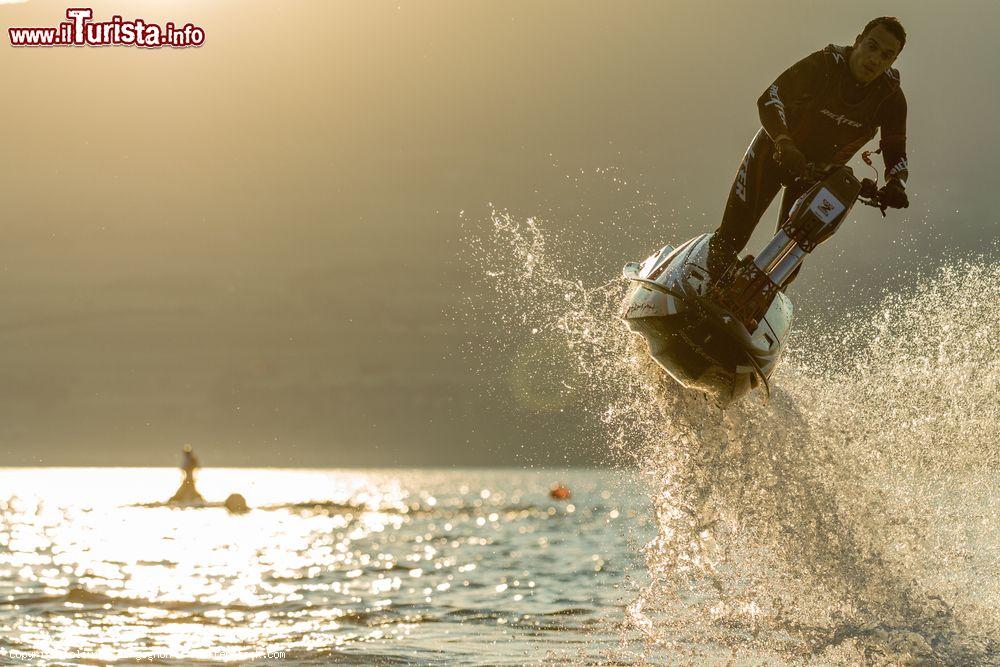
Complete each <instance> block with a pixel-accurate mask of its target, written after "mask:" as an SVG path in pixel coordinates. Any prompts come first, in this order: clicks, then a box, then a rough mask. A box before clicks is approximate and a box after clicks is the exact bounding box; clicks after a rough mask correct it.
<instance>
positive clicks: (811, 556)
mask: <svg viewBox="0 0 1000 667" xmlns="http://www.w3.org/2000/svg"><path fill="white" fill-rule="evenodd" d="M491 222H492V229H491V230H490V231H489V232H487V233H486V234H485V235H484V236H482V237H480V238H477V239H472V243H471V254H472V256H473V258H474V262H475V263H476V264H477V265H478V267H479V269H480V271H479V273H480V275H481V276H482V277H483V283H484V284H485V286H486V287H487V288H489V289H492V294H491V298H489V299H480V300H478V301H477V302H476V303H473V304H471V305H470V307H472V308H478V309H479V310H480V311H481V310H483V309H484V308H490V309H495V310H496V311H497V312H498V317H499V319H500V321H501V322H503V323H504V325H505V328H506V329H510V328H518V329H519V330H520V331H522V332H523V333H524V334H528V335H530V336H531V342H530V343H527V344H523V345H522V344H521V343H512V342H509V341H510V340H512V339H511V338H510V337H508V339H506V340H502V341H497V345H496V346H493V347H491V350H493V352H494V353H496V350H498V349H501V350H503V353H505V354H507V355H510V356H511V357H514V358H520V359H522V361H520V362H519V363H521V365H523V366H525V367H534V368H539V369H542V370H540V371H539V375H542V374H544V373H546V372H547V373H550V374H551V376H552V377H551V378H548V379H549V384H550V385H552V386H561V387H562V388H563V389H562V390H560V394H561V395H560V396H559V400H560V401H561V402H562V403H564V404H565V403H568V402H571V401H572V402H576V403H577V404H579V405H583V406H585V407H586V408H587V409H588V411H589V412H590V415H591V418H592V423H593V428H594V432H595V433H596V434H600V436H601V437H603V438H604V439H605V440H606V441H607V446H608V449H609V450H610V451H617V452H618V453H620V454H621V455H622V456H623V458H625V459H626V460H632V461H634V462H635V464H636V465H637V466H638V468H639V469H640V471H641V472H640V478H641V479H642V484H643V485H644V486H645V488H646V490H647V492H648V493H649V494H650V497H651V498H652V501H653V504H652V510H651V511H652V514H653V519H654V522H655V527H656V535H655V537H654V539H652V540H651V541H650V542H649V543H648V544H647V545H646V546H645V548H644V550H643V553H644V556H645V560H646V567H647V571H648V574H649V583H648V584H646V585H645V587H644V588H643V589H642V590H641V591H640V593H639V595H638V596H637V597H636V599H635V601H634V603H633V604H631V605H630V606H629V608H628V614H627V619H628V624H627V626H626V628H627V629H632V630H635V631H638V632H639V633H641V634H642V636H643V637H644V638H645V642H646V643H645V647H644V649H643V650H642V652H641V655H642V656H643V659H645V660H649V661H651V662H657V661H661V660H662V661H667V662H674V661H680V662H685V661H690V662H692V663H695V664H699V663H710V664H715V663H717V662H719V661H720V660H721V659H722V656H723V655H726V656H728V659H731V660H733V661H735V662H736V663H738V664H761V663H765V664H802V663H806V664H823V665H826V664H841V665H856V664H879V665H882V664H884V665H899V664H907V665H914V664H919V665H923V664H945V665H1000V611H998V610H1000V400H998V397H1000V345H998V340H1000V298H998V295H1000V263H998V262H997V261H996V260H995V258H990V257H976V258H965V259H962V258H956V259H952V260H948V261H945V262H944V263H942V264H941V265H939V266H932V267H928V268H926V269H925V270H924V271H922V272H921V273H920V274H919V277H918V278H917V279H916V280H914V281H912V286H911V287H910V288H909V289H908V290H907V291H906V292H900V293H887V294H885V295H884V297H883V300H882V301H881V303H878V304H876V305H874V306H871V307H855V308H854V309H853V310H852V311H850V312H846V311H845V310H844V309H843V308H841V309H840V311H841V312H838V313H836V314H837V318H836V319H835V320H834V323H833V324H832V325H831V324H830V323H829V322H828V323H827V324H826V325H825V326H823V327H817V326H814V327H813V328H812V330H810V328H809V327H803V326H801V324H799V325H796V327H797V328H796V329H795V330H793V337H792V340H791V342H790V344H789V351H788V353H787V354H786V358H785V360H784V361H783V362H782V365H781V366H780V368H779V369H778V371H777V373H776V374H775V376H774V377H773V379H772V383H771V384H772V394H773V398H772V400H771V401H770V402H768V403H765V402H764V401H763V397H762V396H760V395H759V393H755V394H752V395H751V396H750V397H748V398H747V399H746V400H743V401H742V402H740V403H738V404H736V405H735V406H733V407H732V408H731V409H728V410H726V411H725V412H723V411H720V410H718V409H717V408H715V407H714V406H713V405H711V404H710V403H709V402H708V401H706V400H705V399H704V398H703V397H701V396H700V395H698V394H697V393H696V392H691V391H687V390H684V389H683V388H680V387H679V386H678V385H677V384H676V383H675V382H674V381H673V380H671V379H670V378H669V377H668V376H666V374H665V373H664V372H663V371H662V370H661V369H659V367H657V366H656V365H655V364H654V363H652V362H651V361H650V359H649V356H648V354H647V350H646V348H645V345H644V344H643V343H642V342H640V340H639V339H638V338H637V337H635V336H633V335H631V334H629V333H627V332H626V331H625V329H624V326H623V325H622V323H621V322H620V321H619V320H618V317H617V313H618V312H619V308H620V304H621V302H622V299H623V297H624V295H625V291H626V286H625V284H624V282H623V281H621V280H620V279H614V278H613V277H611V276H612V274H611V272H608V274H607V275H609V278H611V279H610V280H609V281H608V282H607V283H604V284H600V283H599V282H590V283H588V282H587V281H585V280H583V279H582V278H579V277H577V276H576V275H575V273H574V267H575V266H576V265H577V264H579V261H577V260H578V258H580V257H584V258H585V257H587V256H588V255H589V253H588V251H587V241H586V239H585V238H584V239H581V240H577V239H576V238H575V236H574V235H573V234H567V233H562V234H560V233H559V230H558V229H556V230H555V231H554V232H553V231H550V230H543V225H542V223H541V222H540V221H538V220H535V219H519V218H517V217H515V216H513V215H510V214H508V213H505V212H496V213H494V215H493V216H492V220H491ZM666 240H670V239H664V241H666ZM674 240H675V241H676V239H674ZM551 241H554V242H551ZM648 250H650V251H652V250H654V248H649V249H648ZM627 259H638V258H627ZM623 261H624V260H623ZM807 268H808V267H807ZM793 299H794V294H793ZM480 304H487V305H486V306H483V305H480ZM487 315H488V313H483V314H482V316H483V317H485V316H487ZM503 346H505V347H503ZM517 346H520V347H517ZM557 351H558V352H557ZM553 358H558V359H560V363H558V364H555V365H554V364H552V363H551V361H550V360H551V359H553ZM577 387H585V388H587V390H586V391H579V390H577V389H575V388H577Z"/></svg>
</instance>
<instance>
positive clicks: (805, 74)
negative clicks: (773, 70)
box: [757, 51, 826, 143]
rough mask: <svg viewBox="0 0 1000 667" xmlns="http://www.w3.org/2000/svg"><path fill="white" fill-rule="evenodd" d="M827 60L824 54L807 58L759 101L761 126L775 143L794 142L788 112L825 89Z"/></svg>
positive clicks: (783, 75) (758, 108) (765, 92)
mask: <svg viewBox="0 0 1000 667" xmlns="http://www.w3.org/2000/svg"><path fill="white" fill-rule="evenodd" d="M823 58H824V56H823V52H822V51H817V52H816V53H813V54H811V55H808V56H806V57H805V58H803V59H802V60H800V61H799V62H797V63H795V64H794V65H792V66H791V67H789V68H788V69H786V70H785V71H784V72H782V73H781V75H780V76H779V77H778V78H777V79H775V80H774V83H773V84H771V85H770V86H769V87H768V88H767V90H765V91H764V93H763V94H762V95H761V96H760V98H759V99H758V100H757V111H758V112H759V113H760V124H761V125H762V126H763V127H764V131H765V132H767V134H768V136H770V137H771V139H772V140H773V141H774V142H775V143H777V142H778V141H779V140H780V139H781V138H782V137H787V138H791V137H790V135H791V130H789V128H788V120H787V118H786V110H787V109H792V108H795V107H796V106H798V105H800V104H802V103H803V102H805V101H806V100H807V99H808V98H809V97H810V96H812V95H815V94H816V93H817V92H818V90H819V88H820V86H821V85H822V83H823V79H824V77H825V76H826V69H825V64H824V62H823Z"/></svg>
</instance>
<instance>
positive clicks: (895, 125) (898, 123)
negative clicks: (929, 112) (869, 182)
mask: <svg viewBox="0 0 1000 667" xmlns="http://www.w3.org/2000/svg"><path fill="white" fill-rule="evenodd" d="M878 121H879V128H880V130H879V131H880V132H881V137H880V139H879V147H880V148H881V149H882V159H883V160H884V161H885V178H886V180H888V179H890V178H892V177H894V176H898V177H899V178H901V179H903V180H904V181H905V180H906V178H907V177H908V176H909V169H908V165H907V162H906V96H904V95H903V91H902V90H898V89H897V90H896V92H895V93H893V94H892V96H891V97H890V98H889V99H887V100H886V101H885V102H884V103H883V104H882V107H881V108H880V109H879V115H878Z"/></svg>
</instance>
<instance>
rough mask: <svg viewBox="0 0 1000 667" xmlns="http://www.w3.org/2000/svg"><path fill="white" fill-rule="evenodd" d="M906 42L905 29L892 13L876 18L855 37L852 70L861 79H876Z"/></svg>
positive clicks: (863, 80) (867, 80)
mask: <svg viewBox="0 0 1000 667" xmlns="http://www.w3.org/2000/svg"><path fill="white" fill-rule="evenodd" d="M904 44H906V32H905V31H904V30H903V26H902V25H900V23H899V21H898V20H897V19H895V18H893V17H891V16H882V17H880V18H877V19H873V20H872V21H871V22H869V23H868V25H866V26H865V29H864V30H863V31H862V32H861V34H860V35H858V37H857V39H855V40H854V48H853V49H852V50H851V58H850V66H851V74H853V75H854V78H855V79H857V80H858V81H860V82H861V83H870V82H872V81H874V80H875V79H876V78H877V77H878V76H879V75H880V74H882V72H884V71H886V70H887V69H889V68H890V67H892V63H894V62H895V61H896V57H897V56H898V55H899V52H900V51H902V50H903V45H904Z"/></svg>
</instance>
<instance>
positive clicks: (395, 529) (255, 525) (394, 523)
mask: <svg viewBox="0 0 1000 667" xmlns="http://www.w3.org/2000/svg"><path fill="white" fill-rule="evenodd" d="M177 477H178V475H177V472H176V471H174V470H169V469H150V468H141V469H128V468H118V469H109V468H94V469H79V468H78V469H6V470H0V489H2V490H3V491H2V494H3V495H2V496H0V497H3V498H5V500H4V501H3V504H2V509H3V514H2V520H3V525H2V529H0V575H2V576H0V628H2V634H0V642H2V644H0V645H2V646H3V647H4V648H5V649H6V652H5V656H3V658H4V659H6V660H9V661H10V664H22V663H23V660H21V659H19V658H22V657H25V656H26V655H34V656H38V657H43V658H45V659H48V660H79V659H89V660H93V661H96V662H101V663H104V662H116V661H130V660H132V661H134V660H135V659H137V658H146V659H161V660H163V661H165V662H171V661H172V662H174V663H175V664H177V663H185V662H187V661H192V660H199V661H221V660H227V661H247V660H253V659H257V660H264V661H267V660H268V657H267V654H268V653H270V654H275V653H278V652H282V653H283V654H284V655H283V658H284V660H291V661H297V662H319V663H323V662H330V661H331V660H338V661H341V660H356V661H357V662H359V663H371V662H374V661H411V662H414V663H421V664H426V663H429V662H446V663H449V664H453V663H456V662H468V663H475V662H490V663H494V664H495V663H504V662H507V663H510V664H520V663H523V662H525V661H529V660H541V659H545V658H546V657H549V658H551V659H556V660H559V659H560V658H559V656H560V655H561V656H563V659H565V657H566V656H575V657H580V656H587V655H591V656H592V657H593V659H594V660H601V659H603V658H602V656H607V655H610V654H611V653H613V652H614V651H620V650H621V649H620V648H617V642H618V639H619V633H618V631H617V630H616V628H615V624H616V623H617V622H618V621H619V620H620V619H621V617H622V615H623V613H622V607H623V605H624V604H625V603H627V602H628V590H627V588H628V587H627V586H626V575H627V573H629V572H630V571H632V572H633V574H635V573H636V572H634V571H638V572H641V570H642V566H641V561H640V557H639V555H638V548H637V545H639V544H641V538H642V536H641V535H639V534H636V535H637V536H636V537H635V538H634V543H632V544H630V542H629V538H627V537H626V536H625V526H626V525H628V526H630V527H632V528H635V527H638V528H639V532H640V533H641V527H642V526H643V525H644V524H645V518H644V517H645V516H646V515H647V514H648V509H645V508H646V505H645V503H644V501H643V500H642V499H641V497H637V496H639V495H640V494H635V493H634V492H629V491H628V489H627V487H626V486H625V485H622V484H620V483H619V482H618V481H617V477H616V476H615V475H613V474H610V473H598V472H593V471H563V472H561V473H559V474H553V473H537V472H522V471H497V472H484V471H447V472H445V471H422V472H393V471H370V472H346V471H309V470H235V469H232V470H226V469H209V470H203V471H202V472H201V473H200V474H199V478H198V486H199V489H200V490H201V492H202V494H203V495H204V496H205V498H206V499H207V500H208V501H209V502H208V503H207V506H206V507H203V508H191V507H185V508H178V507H171V506H167V505H165V504H164V503H162V502H160V501H162V499H163V498H166V497H168V496H169V495H170V493H171V491H172V490H173V488H174V487H176V484H177V481H178V479H177ZM556 477H559V478H561V479H563V480H565V481H566V482H567V483H568V484H569V485H570V486H571V488H572V491H573V496H572V499H571V500H570V501H568V502H560V501H557V500H552V499H550V498H549V485H550V483H551V482H552V481H553V479H554V478H556ZM231 492H240V493H242V494H243V495H244V496H246V498H247V501H248V502H249V504H250V505H251V507H253V508H254V509H253V510H252V511H251V512H249V513H248V514H245V515H242V516H234V515H231V514H229V513H228V512H227V511H226V510H225V509H224V508H223V507H222V506H221V503H220V502H218V501H221V500H222V499H224V498H225V497H226V496H227V495H229V493H231ZM12 651H13V652H20V653H19V654H17V653H11V652H12ZM273 657H275V656H274V655H272V658H273ZM278 657H282V656H278Z"/></svg>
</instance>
